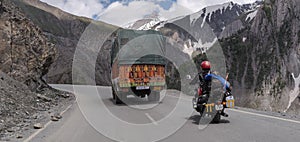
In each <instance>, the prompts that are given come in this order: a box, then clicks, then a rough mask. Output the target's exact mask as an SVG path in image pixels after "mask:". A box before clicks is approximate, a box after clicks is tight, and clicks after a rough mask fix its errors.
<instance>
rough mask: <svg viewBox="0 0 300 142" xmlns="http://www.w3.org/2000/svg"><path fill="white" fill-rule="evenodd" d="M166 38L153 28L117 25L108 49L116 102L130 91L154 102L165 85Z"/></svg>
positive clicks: (124, 97) (124, 99)
mask: <svg viewBox="0 0 300 142" xmlns="http://www.w3.org/2000/svg"><path fill="white" fill-rule="evenodd" d="M165 43H166V39H165V37H164V36H163V35H162V34H161V33H160V32H158V31H155V30H144V31H139V30H129V29H119V30H118V31H117V34H116V37H115V38H114V40H113V44H112V49H111V80H112V97H113V100H114V102H115V103H116V104H120V103H122V102H123V103H124V102H125V101H126V100H127V97H128V96H129V95H133V96H135V97H141V98H144V97H147V98H148V101H152V102H157V101H159V99H160V91H161V90H163V89H164V88H165V86H166V79H165V72H166V59H165V58H164V57H165V54H166V49H165Z"/></svg>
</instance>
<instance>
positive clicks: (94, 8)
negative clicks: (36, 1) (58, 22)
mask: <svg viewBox="0 0 300 142" xmlns="http://www.w3.org/2000/svg"><path fill="white" fill-rule="evenodd" d="M41 1H43V2H46V3H48V4H50V5H52V6H55V7H58V8H59V9H62V10H64V11H66V12H69V13H71V14H74V15H78V16H85V17H89V18H92V17H93V15H95V14H98V13H101V12H102V11H103V6H102V4H101V3H99V0H41Z"/></svg>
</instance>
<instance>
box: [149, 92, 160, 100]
mask: <svg viewBox="0 0 300 142" xmlns="http://www.w3.org/2000/svg"><path fill="white" fill-rule="evenodd" d="M159 99H160V93H159V92H152V93H151V94H150V95H149V96H148V100H149V101H150V102H158V101H159Z"/></svg>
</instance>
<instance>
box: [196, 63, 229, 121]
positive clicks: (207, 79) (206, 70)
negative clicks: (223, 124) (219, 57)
mask: <svg viewBox="0 0 300 142" xmlns="http://www.w3.org/2000/svg"><path fill="white" fill-rule="evenodd" d="M200 67H201V71H200V72H199V73H198V75H197V76H198V78H197V77H195V78H194V79H193V80H192V81H191V83H190V84H196V83H197V81H198V79H199V81H200V83H199V88H198V94H196V95H199V96H203V97H201V98H198V99H199V100H198V102H199V103H200V104H203V103H207V102H208V99H209V96H210V92H211V83H212V78H215V79H218V80H219V81H220V82H221V83H222V84H223V85H224V86H225V88H226V89H227V90H229V91H230V87H229V83H228V82H227V81H226V80H225V79H224V78H222V77H221V76H218V75H215V74H213V73H211V64H210V62H209V61H207V60H205V61H202V62H201V64H200ZM221 115H222V116H224V117H228V114H226V113H225V112H224V109H223V110H222V112H221Z"/></svg>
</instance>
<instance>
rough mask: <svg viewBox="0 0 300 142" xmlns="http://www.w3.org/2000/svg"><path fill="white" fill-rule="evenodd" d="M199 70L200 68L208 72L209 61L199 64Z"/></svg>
mask: <svg viewBox="0 0 300 142" xmlns="http://www.w3.org/2000/svg"><path fill="white" fill-rule="evenodd" d="M201 68H202V69H203V70H210V62H209V61H203V62H202V63H201Z"/></svg>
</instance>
